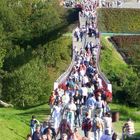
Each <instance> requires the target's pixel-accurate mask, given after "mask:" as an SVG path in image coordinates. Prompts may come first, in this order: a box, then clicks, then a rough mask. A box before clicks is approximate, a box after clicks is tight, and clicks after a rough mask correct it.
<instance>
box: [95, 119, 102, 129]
mask: <svg viewBox="0 0 140 140" xmlns="http://www.w3.org/2000/svg"><path fill="white" fill-rule="evenodd" d="M94 126H95V129H100V128H102V125H101V123H100V121H99V120H97V119H94Z"/></svg>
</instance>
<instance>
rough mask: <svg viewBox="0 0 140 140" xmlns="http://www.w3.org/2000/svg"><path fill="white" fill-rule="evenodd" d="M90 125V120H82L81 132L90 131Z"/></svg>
mask: <svg viewBox="0 0 140 140" xmlns="http://www.w3.org/2000/svg"><path fill="white" fill-rule="evenodd" d="M91 127H92V125H91V120H90V118H86V119H84V121H83V123H82V130H87V131H89V130H90V129H91Z"/></svg>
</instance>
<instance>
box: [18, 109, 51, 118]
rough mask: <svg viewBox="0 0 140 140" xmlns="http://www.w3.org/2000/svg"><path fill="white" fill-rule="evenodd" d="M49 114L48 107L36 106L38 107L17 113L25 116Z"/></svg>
mask: <svg viewBox="0 0 140 140" xmlns="http://www.w3.org/2000/svg"><path fill="white" fill-rule="evenodd" d="M36 114H39V115H50V109H49V108H38V109H33V110H30V111H25V112H23V113H19V114H17V115H22V116H27V115H36Z"/></svg>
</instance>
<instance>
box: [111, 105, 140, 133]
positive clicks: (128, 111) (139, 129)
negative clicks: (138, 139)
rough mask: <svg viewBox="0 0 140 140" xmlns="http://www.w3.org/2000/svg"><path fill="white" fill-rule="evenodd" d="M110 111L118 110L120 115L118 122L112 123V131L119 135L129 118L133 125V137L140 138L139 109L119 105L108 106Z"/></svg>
mask: <svg viewBox="0 0 140 140" xmlns="http://www.w3.org/2000/svg"><path fill="white" fill-rule="evenodd" d="M110 107H111V110H118V111H119V113H120V120H119V121H118V122H115V123H113V128H114V130H115V131H116V132H117V133H118V134H119V135H121V133H122V126H123V124H124V123H125V122H126V121H127V119H128V118H131V119H132V120H133V121H134V125H135V136H140V113H138V112H139V111H140V109H138V108H130V107H127V106H124V105H121V104H110Z"/></svg>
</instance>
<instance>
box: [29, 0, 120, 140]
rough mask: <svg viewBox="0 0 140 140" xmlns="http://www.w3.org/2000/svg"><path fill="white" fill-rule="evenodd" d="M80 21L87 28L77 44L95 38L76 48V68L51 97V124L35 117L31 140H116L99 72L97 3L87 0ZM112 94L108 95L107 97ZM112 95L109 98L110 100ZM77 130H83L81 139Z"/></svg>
mask: <svg viewBox="0 0 140 140" xmlns="http://www.w3.org/2000/svg"><path fill="white" fill-rule="evenodd" d="M83 5H84V7H83V10H82V11H81V12H80V17H81V18H83V19H85V24H84V25H82V26H81V25H80V26H79V27H77V28H76V29H75V31H74V37H75V39H76V41H77V42H79V41H82V40H83V38H84V37H86V38H94V39H95V41H90V42H86V45H85V46H82V47H81V48H80V49H79V48H77V46H75V47H74V53H75V64H74V66H73V68H72V70H71V72H70V74H69V76H68V77H67V79H66V80H65V82H63V84H61V85H59V87H58V88H56V89H55V90H54V91H52V94H51V96H50V101H49V102H50V108H51V120H52V122H53V123H50V122H43V124H42V125H41V126H40V124H39V121H37V119H36V118H35V116H32V119H31V123H30V127H31V135H28V140H52V139H54V140H58V139H59V140H117V134H116V133H115V132H114V131H113V128H112V117H111V111H110V107H109V105H108V102H109V98H111V93H110V91H109V90H108V89H107V86H106V85H105V84H104V81H103V79H102V78H101V76H100V74H99V73H98V71H97V66H96V63H97V55H98V52H99V49H100V47H101V46H100V38H99V32H98V29H97V14H96V7H97V6H98V4H97V3H96V1H94V0H84V1H83ZM107 93H109V94H107ZM109 95H110V96H109ZM78 129H82V131H83V133H84V135H83V136H82V135H81V133H80V132H79V131H78Z"/></svg>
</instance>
